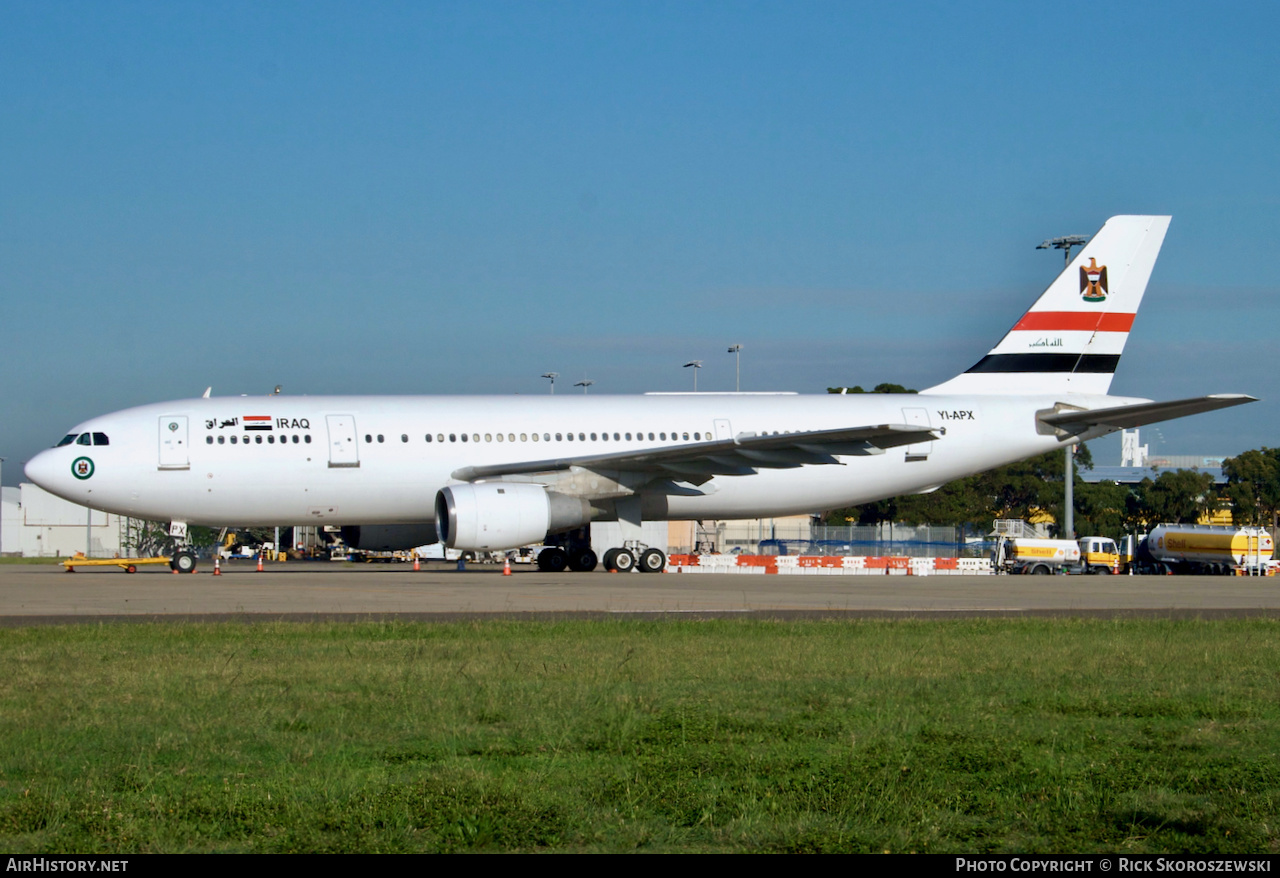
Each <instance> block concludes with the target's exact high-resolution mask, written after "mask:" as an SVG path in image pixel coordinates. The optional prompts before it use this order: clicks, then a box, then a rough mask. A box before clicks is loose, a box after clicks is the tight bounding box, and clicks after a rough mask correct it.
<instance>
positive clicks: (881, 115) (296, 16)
mask: <svg viewBox="0 0 1280 878" xmlns="http://www.w3.org/2000/svg"><path fill="white" fill-rule="evenodd" d="M1278 9H1280V7H1276V6H1275V5H1274V4H1261V3H1257V4H1238V5H1235V4H1233V5H1226V6H1224V5H1222V4H1189V3H1158V4H1156V3H1151V4H1146V3H1125V4H1115V3H1087V2H1086V3H1078V4H1072V5H1071V6H1069V7H1063V6H1061V5H1050V4H1044V5H1035V4H1026V3H1008V4H1002V3H985V4H951V3H937V4H932V3H903V4H872V3H823V2H810V3H795V2H782V3H768V2H736V3H697V2H681V3H659V2H643V3H625V2H616V3H601V2H593V3H550V2H545V3H515V2H511V3H498V2H494V3H481V2H466V3H426V2H411V3H368V2H365V3H322V2H307V3H286V2H273V3H269V4H264V3H200V2H180V3H128V2H113V3H110V4H104V3H98V2H60V3H44V2H14V3H7V4H4V5H3V6H2V7H0V111H2V112H3V119H4V122H3V125H2V126H0V192H2V193H3V200H2V201H0V205H2V206H0V320H3V324H2V325H3V327H4V331H3V333H2V334H0V338H2V339H3V350H4V356H3V357H2V358H0V370H2V371H0V376H2V377H3V382H2V384H0V386H2V387H3V389H4V390H3V393H4V395H3V400H4V404H3V408H0V412H2V413H3V417H2V418H0V456H3V457H5V458H7V462H8V466H6V468H5V471H4V481H5V483H7V484H16V482H17V481H18V479H19V478H20V470H21V463H22V462H23V461H24V460H26V459H28V458H29V457H30V456H31V455H33V454H34V453H35V452H36V451H38V450H39V449H40V448H42V447H45V446H48V445H50V444H52V443H53V442H54V441H56V440H57V439H58V438H60V437H61V435H62V433H63V431H64V429H65V428H66V427H68V426H70V425H71V424H72V423H75V422H77V421H80V420H82V419H84V418H87V417H89V416H92V415H95V414H100V413H103V412H106V411H111V410H115V409H119V408H124V407H126V406H129V405H135V404H141V403H144V402H152V401H157V400H162V399H175V398H182V397H186V396H193V395H198V394H199V393H201V392H203V390H204V388H205V387H206V386H209V385H212V386H213V390H214V393H215V395H224V394H240V393H250V394H256V393H266V392H268V391H270V389H271V388H272V387H273V386H275V385H276V384H281V385H283V386H284V388H285V391H286V392H287V393H308V394H322V393H460V392H468V393H525V394H534V393H545V392H546V390H547V388H546V381H545V380H543V379H541V378H539V377H538V376H539V375H540V374H541V373H543V372H546V371H548V370H554V371H557V372H559V373H561V375H562V376H563V377H562V378H561V384H560V388H559V389H562V390H569V389H570V387H569V386H568V385H570V384H571V383H572V382H573V381H577V380H581V379H582V378H584V377H587V378H590V379H592V380H594V381H595V384H594V385H593V386H592V388H591V390H592V391H593V392H602V393H635V392H641V391H645V390H683V389H687V388H689V387H690V386H691V381H692V379H691V377H690V374H689V370H687V369H682V368H681V364H683V363H684V362H686V361H688V360H690V359H701V360H704V361H705V366H704V368H703V370H702V372H701V375H700V377H699V389H703V390H716V389H724V390H727V389H732V388H733V380H734V373H733V366H734V358H733V356H732V355H730V354H728V353H727V350H726V349H727V347H728V345H729V344H731V343H735V342H739V343H741V344H742V345H743V346H744V347H743V354H742V381H743V388H744V389H749V390H796V391H801V392H821V391H822V390H823V389H824V388H825V387H827V386H828V385H833V384H854V383H859V384H863V385H864V386H872V385H874V384H877V383H879V382H881V381H893V382H897V383H902V384H906V385H909V386H914V387H924V386H928V385H930V384H934V383H937V382H939V381H942V380H944V379H945V378H948V377H950V376H951V375H952V374H955V373H956V372H959V371H963V370H964V369H965V368H967V367H968V366H970V365H971V364H972V363H973V362H975V361H976V360H977V359H978V358H979V357H980V356H981V355H982V354H983V353H985V352H986V351H987V350H988V349H989V348H990V347H991V346H992V345H993V344H994V343H995V342H996V341H997V340H998V339H999V337H1000V336H1001V335H1002V334H1003V333H1004V331H1005V330H1006V329H1008V327H1009V326H1010V325H1011V324H1012V323H1013V321H1014V320H1015V319H1016V317H1017V316H1018V315H1019V314H1020V313H1021V312H1022V311H1023V310H1024V309H1025V308H1026V307H1027V306H1028V305H1029V304H1030V302H1031V301H1032V300H1034V298H1035V296H1036V295H1037V294H1038V293H1039V292H1040V290H1042V289H1043V288H1044V287H1045V286H1046V285H1047V284H1048V283H1049V281H1050V280H1051V279H1052V277H1053V275H1054V274H1055V273H1056V272H1057V271H1058V270H1059V269H1060V267H1061V257H1060V255H1059V254H1057V253H1046V252H1043V251H1036V250H1035V249H1034V247H1035V244H1037V243H1039V242H1040V241H1041V240H1042V239H1044V238H1046V237H1051V236H1055V235H1061V234H1069V233H1077V232H1078V233H1086V234H1087V233H1092V232H1093V231H1095V230H1096V229H1097V228H1098V227H1099V226H1100V225H1101V224H1102V222H1103V221H1105V220H1106V218H1107V217H1109V216H1111V215H1113V214H1116V213H1170V214H1172V215H1173V217H1174V219H1173V225H1172V227H1171V229H1170V232H1169V236H1168V238H1167V239H1166V242H1165V249H1164V251H1163V253H1162V255H1161V259H1160V261H1159V263H1158V264H1157V266H1156V271H1155V274H1154V276H1153V278H1152V284H1151V287H1150V288H1149V290H1148V297H1147V299H1146V302H1145V303H1144V308H1143V311H1142V313H1140V315H1139V317H1138V321H1137V323H1136V324H1135V328H1134V333H1133V337H1132V339H1131V341H1130V343H1129V347H1128V349H1127V352H1126V354H1125V357H1124V359H1123V360H1122V361H1121V364H1120V368H1119V371H1118V372H1117V375H1116V380H1115V383H1114V384H1113V387H1112V389H1113V392H1117V393H1125V394H1132V395H1138V396H1149V397H1153V398H1176V397H1183V396H1191V395H1196V394H1201V393H1211V392H1220V391H1235V392H1245V393H1251V394H1253V395H1255V396H1260V397H1263V399H1264V401H1263V402H1260V403H1256V404H1254V405H1251V406H1246V407H1242V408H1240V409H1236V410H1232V411H1229V412H1223V413H1216V414H1211V415H1202V416H1197V417H1194V418H1190V419H1186V420H1182V421H1175V422H1170V423H1168V424H1165V425H1162V427H1161V433H1162V435H1163V441H1162V442H1161V443H1160V444H1159V445H1158V447H1157V448H1155V449H1153V450H1154V451H1156V452H1166V453H1205V454H1228V455H1229V454H1235V453H1238V452H1240V451H1243V450H1245V449H1248V448H1254V447H1259V446H1262V445H1269V446H1274V445H1276V444H1277V440H1276V438H1275V437H1276V432H1277V427H1278V426H1280V409H1277V407H1276V404H1275V402H1274V400H1277V399H1280V392H1277V391H1280V377H1278V375H1277V368H1276V366H1277V362H1276V357H1275V355H1274V353H1273V346H1272V337H1273V336H1274V334H1275V331H1276V327H1277V325H1278V323H1280V321H1277V316H1280V315H1278V313H1277V311H1278V308H1280V306H1278V305H1277V301H1278V300H1277V295H1276V293H1277V287H1280V283H1277V280H1276V277H1277V259H1276V257H1275V255H1274V251H1275V249H1276V242H1275V238H1274V235H1275V233H1276V231H1277V229H1278V228H1280V222H1278V220H1280V175H1278V174H1277V173H1276V170H1277V168H1276V164H1277V159H1276V156H1277V154H1280V153H1278V150H1277V147H1278V146H1280V137H1277V135H1278V134H1280V100H1277V97H1278V96H1277V89H1278V88H1280V85H1278V79H1277V77H1276V76H1275V73H1274V61H1273V52H1272V45H1273V43H1274V40H1275V37H1276V35H1277V33H1278V32H1280V29H1278V28H1277V24H1278V22H1277V18H1278V17H1280V12H1278V11H1277V10H1278ZM1150 438H1152V439H1154V438H1155V437H1154V435H1152V436H1151V437H1150ZM1118 448H1119V445H1118V442H1114V441H1113V442H1112V444H1111V445H1107V444H1104V443H1099V444H1098V445H1097V446H1095V455H1096V456H1098V457H1100V458H1102V459H1100V460H1099V461H1098V462H1100V463H1115V462H1118V460H1111V459H1110V457H1112V456H1118Z"/></svg>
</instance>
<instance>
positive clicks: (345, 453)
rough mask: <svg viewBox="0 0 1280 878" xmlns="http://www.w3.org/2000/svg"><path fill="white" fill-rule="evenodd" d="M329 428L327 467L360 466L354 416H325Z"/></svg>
mask: <svg viewBox="0 0 1280 878" xmlns="http://www.w3.org/2000/svg"><path fill="white" fill-rule="evenodd" d="M325 422H326V424H327V425H328V427H329V466H331V467H353V466H359V465H360V450H359V449H360V446H359V445H357V444H356V419H355V416H354V415H325Z"/></svg>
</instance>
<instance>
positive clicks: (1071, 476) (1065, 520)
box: [1036, 235, 1089, 540]
mask: <svg viewBox="0 0 1280 878" xmlns="http://www.w3.org/2000/svg"><path fill="white" fill-rule="evenodd" d="M1088 240H1089V236H1088V235H1063V236H1062V237H1060V238H1046V239H1045V240H1044V241H1042V242H1041V243H1039V244H1037V245H1036V249H1037V250H1062V251H1064V253H1065V255H1066V263H1065V264H1064V265H1063V266H1062V270H1063V271H1066V270H1067V266H1069V265H1071V248H1072V247H1083V246H1084V245H1085V244H1086V243H1087V242H1088ZM1075 453H1076V446H1075V444H1074V443H1072V444H1071V445H1068V446H1067V449H1066V452H1065V453H1064V455H1063V457H1064V458H1065V460H1066V463H1065V465H1064V467H1063V470H1064V482H1063V486H1062V513H1063V514H1062V536H1063V538H1064V539H1068V540H1074V539H1075V538H1076V468H1075V460H1074V457H1075Z"/></svg>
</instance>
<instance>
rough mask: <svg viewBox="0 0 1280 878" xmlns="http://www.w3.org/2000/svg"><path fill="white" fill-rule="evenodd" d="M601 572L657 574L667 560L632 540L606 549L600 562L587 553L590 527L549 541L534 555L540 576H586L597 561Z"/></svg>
mask: <svg viewBox="0 0 1280 878" xmlns="http://www.w3.org/2000/svg"><path fill="white" fill-rule="evenodd" d="M601 560H603V561H604V569H605V570H611V571H617V572H618V573H631V572H632V571H634V570H639V571H640V572H641V573H661V572H662V571H663V570H664V569H666V566H667V556H666V554H665V553H664V552H663V551H662V550H661V549H654V548H651V547H649V546H646V545H644V544H643V543H641V542H638V541H635V540H628V541H626V542H625V543H624V544H623V545H622V547H620V548H616V549H609V550H608V551H607V552H605V553H604V558H603V559H601V558H597V557H596V553H595V552H594V551H592V549H591V529H590V526H587V527H580V528H578V529H576V530H572V531H569V532H568V533H563V534H556V535H555V536H554V537H552V538H549V540H548V544H547V547H546V548H545V549H543V550H542V551H541V552H539V553H538V561H537V563H538V569H539V570H541V571H542V572H544V573H563V572H564V571H566V570H572V571H573V572H575V573H590V572H591V571H592V570H595V569H596V567H597V566H598V565H599V563H600V561H601Z"/></svg>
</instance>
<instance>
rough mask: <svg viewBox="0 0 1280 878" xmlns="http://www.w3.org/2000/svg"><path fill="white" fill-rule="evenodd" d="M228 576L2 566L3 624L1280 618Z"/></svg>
mask: <svg viewBox="0 0 1280 878" xmlns="http://www.w3.org/2000/svg"><path fill="white" fill-rule="evenodd" d="M223 571H224V572H223V575H222V576H218V577H214V576H213V575H211V571H210V570H209V569H208V567H207V562H205V563H202V565H201V569H200V571H199V572H198V573H196V574H192V575H173V574H171V573H170V572H169V570H168V569H167V568H160V567H157V568H145V567H144V568H142V569H141V570H140V571H139V572H138V573H136V574H133V575H129V574H126V573H124V572H123V571H121V570H118V569H116V568H96V569H94V568H81V569H79V570H77V571H76V572H75V573H64V572H63V570H62V568H61V567H58V566H29V565H8V564H6V565H0V625H7V626H13V625H32V624H56V623H66V622H103V621H114V620H136V621H144V620H158V619H173V620H178V619H233V618H234V619H244V618H251V619H253V618H261V619H267V618H271V619H281V618H286V619H342V618H386V617H397V618H405V619H453V618H460V617H471V616H492V615H505V616H526V615H546V616H608V615H615V614H640V615H649V614H656V615H696V616H724V615H742V614H755V615H766V616H788V617H790V616H795V617H815V616H841V617H848V616H864V617H870V616H882V615H903V614H905V615H912V616H926V617H928V616H932V617H945V616H951V615H965V616H972V615H982V616H1004V615H1022V614H1026V615H1055V616H1072V615H1076V616H1133V615H1143V616H1148V615H1150V616H1177V617H1188V616H1190V617H1225V616H1275V617H1280V579H1276V578H1250V577H1208V576H929V577H908V576H825V575H795V576H782V575H779V576H769V575H748V574H676V573H667V574H639V573H633V574H609V573H563V574H551V573H540V572H538V571H536V570H533V569H530V568H527V567H523V566H517V567H515V568H514V572H513V575H511V576H503V575H502V574H501V568H499V567H492V566H480V565H471V566H470V568H469V569H468V570H466V571H465V572H460V571H457V570H455V569H454V568H453V566H452V565H448V566H444V565H439V564H437V565H433V566H431V567H429V568H426V569H423V570H422V571H421V572H418V573H415V572H414V571H413V569H412V568H411V567H410V566H409V565H402V564H401V565H350V564H334V563H326V562H288V563H284V564H269V565H268V566H267V569H266V571H264V572H263V573H258V572H256V570H255V568H254V565H253V564H252V562H244V563H232V564H229V565H227V566H226V567H224V568H223Z"/></svg>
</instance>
